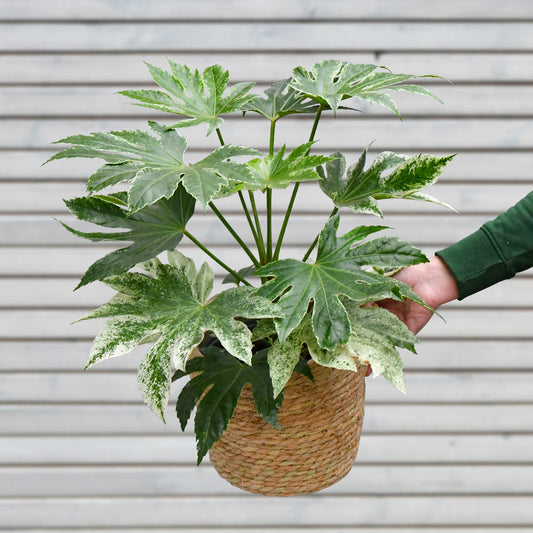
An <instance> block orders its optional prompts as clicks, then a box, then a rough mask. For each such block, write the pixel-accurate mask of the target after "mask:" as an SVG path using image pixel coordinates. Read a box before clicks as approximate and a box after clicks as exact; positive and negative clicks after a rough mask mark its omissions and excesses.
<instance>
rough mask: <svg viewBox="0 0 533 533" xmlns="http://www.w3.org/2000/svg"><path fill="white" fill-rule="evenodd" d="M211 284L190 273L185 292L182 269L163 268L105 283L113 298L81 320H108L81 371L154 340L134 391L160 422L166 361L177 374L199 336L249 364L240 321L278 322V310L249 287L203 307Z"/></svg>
mask: <svg viewBox="0 0 533 533" xmlns="http://www.w3.org/2000/svg"><path fill="white" fill-rule="evenodd" d="M212 281H213V273H212V271H210V270H208V267H207V266H202V268H200V271H199V272H198V273H195V276H194V283H193V285H192V286H191V282H190V279H189V278H188V276H187V274H186V273H185V269H183V268H176V267H174V266H172V265H165V264H160V265H158V266H157V268H156V275H155V277H152V276H148V275H146V274H142V273H137V272H135V273H131V272H130V273H126V274H121V275H119V276H112V277H109V278H107V279H105V280H104V282H105V283H106V284H107V285H109V286H110V287H111V288H113V289H115V290H116V291H117V292H118V294H117V295H116V296H115V297H114V298H112V299H111V300H110V301H109V302H107V303H106V304H104V305H103V306H101V307H100V308H98V309H96V310H94V311H92V312H91V313H89V314H88V315H86V316H85V317H83V318H82V319H81V320H86V319H90V318H110V320H109V321H108V322H107V323H106V325H105V326H104V328H103V330H102V331H101V333H100V334H99V335H98V336H97V337H96V339H95V342H94V344H93V346H92V348H91V353H90V356H89V361H88V363H87V367H90V366H92V365H94V364H96V363H98V362H100V361H102V360H103V359H108V358H109V357H116V356H119V355H124V354H125V353H128V352H129V351H131V350H132V349H133V348H134V347H135V346H137V345H138V344H141V343H142V342H143V341H145V340H146V339H148V338H150V337H152V336H154V335H155V338H157V341H156V344H155V345H154V346H153V347H152V348H151V349H150V351H149V352H148V354H147V355H146V358H145V359H144V361H143V363H142V364H141V367H140V369H139V387H140V389H141V392H142V393H143V397H144V399H145V401H146V402H147V403H148V405H149V406H150V407H151V408H152V409H153V410H154V411H155V412H156V413H157V414H158V415H159V416H161V417H163V415H164V408H165V406H166V402H168V394H169V387H170V364H171V361H172V360H173V362H174V366H175V367H176V368H178V369H182V370H183V369H184V368H185V364H186V361H187V359H188V358H189V356H190V355H191V353H192V352H193V351H194V349H195V348H196V347H197V346H198V344H200V342H201V341H202V339H203V337H204V333H205V332H207V331H211V332H213V333H214V334H215V335H216V337H217V338H218V340H219V341H220V343H221V344H222V346H223V347H224V348H225V349H226V350H227V351H228V352H229V353H230V354H231V355H232V356H233V357H236V358H237V359H240V360H242V361H244V362H246V363H248V364H250V363H251V361H252V341H251V332H250V330H249V329H248V327H247V326H246V325H245V324H244V323H243V322H242V321H241V319H245V318H261V317H275V316H280V315H281V313H280V311H279V308H278V306H276V305H275V304H273V303H272V302H270V301H269V300H266V299H264V298H261V297H257V296H254V295H253V290H252V289H251V288H249V287H236V288H233V289H230V290H227V291H224V292H222V293H220V294H218V295H217V296H215V297H213V298H212V299H210V300H207V301H206V300H205V299H206V298H207V289H208V288H210V287H211V286H212ZM199 297H202V298H201V299H199Z"/></svg>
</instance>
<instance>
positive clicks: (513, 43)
mask: <svg viewBox="0 0 533 533" xmlns="http://www.w3.org/2000/svg"><path fill="white" fill-rule="evenodd" d="M167 16H168V15H167ZM532 27H533V24H532V23H530V22H510V23H507V24H492V23H483V22H476V23H473V24H472V23H466V22H455V21H453V22H446V23H443V22H435V23H431V26H430V27H429V25H428V24H426V23H423V24H420V23H414V22H368V23H358V22H349V21H348V22H346V21H336V22H334V23H332V22H324V23H322V24H320V34H321V35H322V36H325V37H326V38H322V39H320V42H318V41H317V38H316V35H317V25H316V24H315V23H312V22H308V21H303V22H298V23H295V22H276V23H275V24H270V23H264V22H263V23H262V22H249V23H246V24H242V23H241V24H239V23H234V22H212V23H200V24H191V23H190V22H163V23H159V24H151V23H144V24H142V23H128V24H120V25H119V24H114V23H94V24H84V23H78V24H73V23H49V24H43V23H32V24H28V23H24V22H22V23H0V36H1V38H0V48H2V49H4V50H6V51H36V50H40V51H54V52H56V51H60V50H61V51H84V50H88V51H92V52H95V51H97V50H98V51H140V50H143V51H169V52H170V51H172V52H173V53H178V52H179V51H200V50H203V51H207V50H212V49H217V50H219V51H229V50H232V51H233V50H239V51H244V50H256V51H259V50H261V51H266V50H269V51H270V50H272V51H274V50H277V51H280V50H286V49H290V50H298V51H303V50H306V51H307V50H320V51H321V52H324V51H325V50H335V51H337V50H340V51H350V50H358V51H374V50H376V49H378V50H409V51H415V50H416V51H420V50H442V51H454V50H455V51H457V50H459V51H465V50H470V51H472V50H479V51H488V50H498V51H508V52H509V51H515V50H521V51H532V50H533V31H531V30H532ZM28 36H31V39H29V38H28Z"/></svg>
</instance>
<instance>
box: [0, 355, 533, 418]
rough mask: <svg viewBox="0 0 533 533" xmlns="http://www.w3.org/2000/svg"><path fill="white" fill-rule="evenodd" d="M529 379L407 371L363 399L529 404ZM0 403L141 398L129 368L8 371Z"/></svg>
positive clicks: (373, 382)
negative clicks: (401, 384) (402, 384)
mask: <svg viewBox="0 0 533 533" xmlns="http://www.w3.org/2000/svg"><path fill="white" fill-rule="evenodd" d="M103 364H105V363H103ZM532 379H533V374H531V373H527V372H524V371H520V372H514V371H497V372H490V371H487V372H482V373H476V372H468V371H459V370H457V371H450V372H438V373H437V372H424V373H408V374H407V379H406V381H407V391H408V392H407V394H406V395H402V394H401V393H400V392H398V391H397V390H396V389H394V388H393V387H391V385H390V384H389V383H388V382H386V381H385V380H384V379H383V378H382V377H380V378H377V379H370V380H369V382H368V383H367V395H366V398H367V401H368V402H379V403H383V402H389V403H390V402H397V403H402V402H408V403H424V402H435V403H472V402H474V403H484V402H489V403H494V402H501V403H517V402H518V403H520V402H528V403H533V390H532V388H531V387H530V385H531V380H532ZM182 381H184V380H182ZM181 386H182V382H181V381H180V382H178V383H177V384H176V385H174V387H173V390H174V392H176V393H177V391H179V389H180V388H181ZM0 402H9V403H16V402H20V403H24V402H29V403H39V402H57V403H70V402H82V403H112V402H119V403H121V402H126V403H128V402H129V403H136V402H142V397H141V395H140V393H139V391H138V388H137V380H136V375H135V374H134V373H131V372H128V373H118V372H112V373H102V372H90V371H89V372H85V373H81V372H80V373H51V372H39V373H31V374H25V373H24V374H23V373H20V374H19V373H10V374H0ZM532 409H533V406H532Z"/></svg>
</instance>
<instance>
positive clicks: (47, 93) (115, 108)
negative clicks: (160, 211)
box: [0, 72, 533, 120]
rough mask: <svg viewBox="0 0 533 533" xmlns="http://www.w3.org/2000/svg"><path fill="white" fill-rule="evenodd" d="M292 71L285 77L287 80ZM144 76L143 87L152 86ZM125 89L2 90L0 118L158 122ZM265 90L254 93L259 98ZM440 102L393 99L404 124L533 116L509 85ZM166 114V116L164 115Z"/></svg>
mask: <svg viewBox="0 0 533 533" xmlns="http://www.w3.org/2000/svg"><path fill="white" fill-rule="evenodd" d="M289 74H290V72H288V73H287V76H288V75H289ZM149 80H150V78H149V76H146V77H145V80H144V84H145V85H142V86H140V87H139V88H141V89H149V88H153V85H148V83H149ZM123 89H124V87H119V86H117V87H28V88H26V87H0V115H2V116H4V117H10V118H14V117H49V116H51V117H54V116H55V117H70V116H72V117H76V116H80V115H81V116H90V117H92V116H94V117H109V116H115V117H139V118H145V117H146V118H150V119H153V120H159V119H160V118H161V116H162V115H161V113H158V112H157V111H151V110H150V109H147V108H144V107H139V106H136V105H132V103H133V101H132V100H130V99H127V98H125V97H124V96H121V95H120V94H118V91H121V90H123ZM263 89H264V86H258V87H256V89H255V90H254V91H253V92H254V94H258V95H261V94H262V91H263ZM432 91H433V93H434V94H435V95H437V96H438V98H440V99H441V100H442V102H443V104H440V103H438V102H437V101H435V100H433V99H431V98H413V97H412V95H408V94H402V93H400V94H397V95H395V96H394V100H395V101H396V103H397V105H398V108H399V109H400V112H401V113H402V116H403V117H404V119H405V120H407V119H409V117H410V116H411V115H418V116H420V115H430V116H439V117H440V116H442V117H447V116H454V117H459V116H466V117H469V116H477V117H491V116H494V115H496V116H503V115H505V116H506V117H509V118H510V117H524V116H527V115H533V104H532V102H531V98H530V96H531V88H530V87H527V86H520V85H517V86H515V85H510V86H501V85H496V86H493V85H492V86H491V85H484V86H483V87H479V86H478V85H475V86H471V87H468V86H446V85H443V86H438V87H434V88H432ZM349 105H351V106H353V107H355V108H357V109H358V110H359V111H361V112H362V113H364V114H365V115H371V116H390V111H389V110H387V109H385V108H383V107H381V106H375V105H374V106H373V105H371V104H370V103H368V102H364V101H361V100H357V99H354V100H353V101H351V102H350V103H349ZM167 116H170V115H167Z"/></svg>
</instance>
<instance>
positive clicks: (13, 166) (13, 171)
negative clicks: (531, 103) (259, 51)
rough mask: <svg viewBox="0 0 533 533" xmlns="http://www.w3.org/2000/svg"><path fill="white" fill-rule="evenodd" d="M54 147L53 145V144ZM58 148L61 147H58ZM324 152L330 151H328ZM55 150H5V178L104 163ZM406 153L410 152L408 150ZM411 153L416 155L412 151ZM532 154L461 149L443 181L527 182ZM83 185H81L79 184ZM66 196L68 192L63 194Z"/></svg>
mask: <svg viewBox="0 0 533 533" xmlns="http://www.w3.org/2000/svg"><path fill="white" fill-rule="evenodd" d="M50 148H51V149H53V148H52V146H50ZM56 151H57V150H56ZM321 152H324V153H327V151H326V150H321ZM54 153H55V152H54V151H51V150H35V151H34V150H29V149H21V150H17V151H9V150H6V151H3V152H2V166H1V167H0V179H1V180H17V181H25V180H30V181H32V182H35V181H41V180H43V181H48V180H53V181H65V180H78V181H81V180H85V179H86V178H87V177H88V176H89V175H90V174H91V173H92V172H94V171H95V170H96V169H97V168H98V167H99V166H100V165H101V161H100V162H98V161H97V160H89V159H65V160H62V161H61V162H56V163H50V164H47V165H44V166H42V165H43V163H44V162H45V161H47V160H48V159H49V158H50V157H51V156H52V155H53V154H54ZM343 153H344V154H345V156H346V159H347V161H349V162H352V161H356V160H357V159H358V157H359V155H360V150H359V151H357V150H354V149H353V147H347V148H345V149H343ZM406 153H409V151H407V152H406ZM432 153H433V154H434V155H440V156H442V155H449V154H450V152H449V151H448V152H441V151H439V150H432ZM207 154H208V152H206V151H191V153H189V157H190V160H191V161H198V160H200V159H202V158H203V157H205V156H206V155H207ZM376 155H377V153H376V152H375V151H373V150H370V152H369V157H375V156H376ZM410 155H414V154H413V153H411V154H410ZM530 163H531V155H530V154H529V153H520V152H517V153H515V152H511V153H506V152H505V151H497V150H494V151H493V152H489V153H485V152H471V153H470V152H464V151H461V152H459V153H458V154H457V156H456V157H455V158H454V160H453V162H452V163H450V164H449V165H448V167H447V168H446V170H445V172H444V174H443V175H442V177H441V179H440V181H441V183H444V182H446V183H448V182H456V181H461V182H465V181H470V182H482V183H486V182H490V181H494V182H504V183H505V184H508V183H509V182H527V183H531V182H532V181H533V178H532V177H531V173H530V172H529V165H530ZM78 185H79V184H78ZM63 196H65V195H63Z"/></svg>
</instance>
